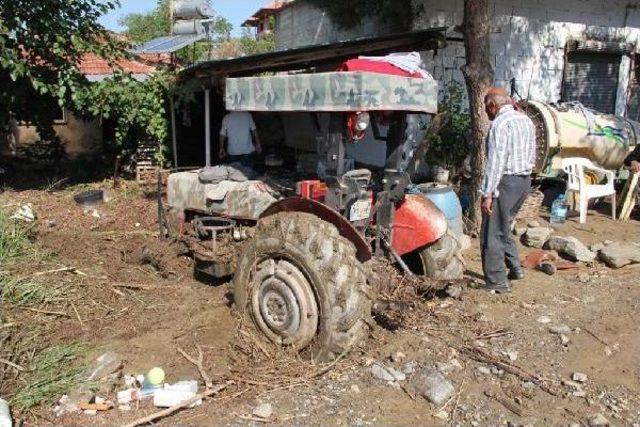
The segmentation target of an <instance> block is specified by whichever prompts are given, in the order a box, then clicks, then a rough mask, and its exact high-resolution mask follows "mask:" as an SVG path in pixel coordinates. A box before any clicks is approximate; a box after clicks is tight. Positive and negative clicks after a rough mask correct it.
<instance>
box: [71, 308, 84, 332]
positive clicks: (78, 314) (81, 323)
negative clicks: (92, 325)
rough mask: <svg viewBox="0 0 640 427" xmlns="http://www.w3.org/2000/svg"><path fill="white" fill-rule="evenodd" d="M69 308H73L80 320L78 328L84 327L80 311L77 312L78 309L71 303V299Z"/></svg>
mask: <svg viewBox="0 0 640 427" xmlns="http://www.w3.org/2000/svg"><path fill="white" fill-rule="evenodd" d="M71 308H73V311H74V312H75V313H76V317H77V318H78V322H80V328H83V329H84V322H83V321H82V318H81V317H80V313H78V309H77V308H76V305H75V304H74V303H73V301H72V302H71Z"/></svg>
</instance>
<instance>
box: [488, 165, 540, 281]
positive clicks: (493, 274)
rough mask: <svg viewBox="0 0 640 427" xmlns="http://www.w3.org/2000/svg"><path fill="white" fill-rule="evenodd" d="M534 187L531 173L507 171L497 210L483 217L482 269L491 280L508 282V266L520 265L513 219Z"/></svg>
mask: <svg viewBox="0 0 640 427" xmlns="http://www.w3.org/2000/svg"><path fill="white" fill-rule="evenodd" d="M530 190H531V177H530V176H529V175H504V176H503V177H502V179H501V180H500V185H499V186H498V197H497V198H494V199H493V212H492V213H491V215H484V216H483V218H482V230H481V231H480V244H481V248H482V269H483V271H484V277H485V280H486V281H487V283H490V284H503V283H506V282H507V268H508V269H513V268H518V267H520V266H521V265H520V258H519V256H518V248H517V246H516V242H515V241H514V240H513V235H512V233H511V223H512V222H513V219H514V218H515V217H516V215H517V214H518V211H519V210H520V208H521V207H522V204H523V203H524V201H525V200H526V199H527V196H528V195H529V191H530Z"/></svg>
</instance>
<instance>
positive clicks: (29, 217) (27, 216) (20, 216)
mask: <svg viewBox="0 0 640 427" xmlns="http://www.w3.org/2000/svg"><path fill="white" fill-rule="evenodd" d="M11 219H16V220H18V221H25V222H33V221H35V220H36V214H35V213H34V212H33V207H32V206H31V204H30V203H29V204H26V205H22V206H20V208H18V210H17V211H16V213H14V214H13V215H12V216H11Z"/></svg>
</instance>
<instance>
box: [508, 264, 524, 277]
mask: <svg viewBox="0 0 640 427" xmlns="http://www.w3.org/2000/svg"><path fill="white" fill-rule="evenodd" d="M522 279H524V270H523V269H522V267H516V268H512V269H511V271H509V280H522Z"/></svg>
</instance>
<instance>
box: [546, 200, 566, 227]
mask: <svg viewBox="0 0 640 427" xmlns="http://www.w3.org/2000/svg"><path fill="white" fill-rule="evenodd" d="M568 212H569V206H568V205H567V201H566V199H565V195H564V194H560V195H559V196H558V197H556V199H555V200H554V201H553V204H552V205H551V218H550V222H551V226H553V227H559V226H561V225H562V224H564V223H565V221H566V220H567V213H568Z"/></svg>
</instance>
